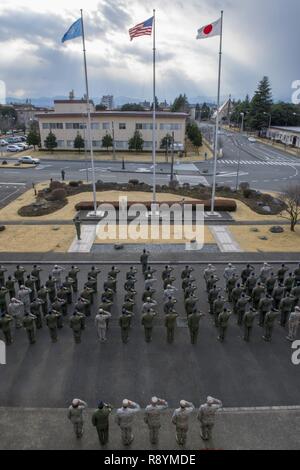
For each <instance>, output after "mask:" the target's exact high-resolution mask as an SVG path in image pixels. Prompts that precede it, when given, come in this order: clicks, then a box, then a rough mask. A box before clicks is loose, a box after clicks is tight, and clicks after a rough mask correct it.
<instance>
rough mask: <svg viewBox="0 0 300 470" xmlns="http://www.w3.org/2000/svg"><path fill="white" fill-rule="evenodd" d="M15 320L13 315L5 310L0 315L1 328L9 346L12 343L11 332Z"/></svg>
mask: <svg viewBox="0 0 300 470" xmlns="http://www.w3.org/2000/svg"><path fill="white" fill-rule="evenodd" d="M12 322H13V317H12V316H11V315H9V314H8V313H5V312H3V313H2V315H1V316H0V330H2V332H3V335H4V340H5V344H6V345H7V346H9V345H10V344H12V342H13V339H12V333H11V326H12Z"/></svg>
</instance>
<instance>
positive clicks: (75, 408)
mask: <svg viewBox="0 0 300 470" xmlns="http://www.w3.org/2000/svg"><path fill="white" fill-rule="evenodd" d="M85 408H87V403H86V402H85V401H82V400H79V398H74V400H73V401H72V404H71V406H69V409H68V418H69V420H70V421H71V423H72V424H73V427H74V432H75V436H76V437H77V438H78V439H80V438H81V437H82V435H83V422H84V421H83V410H84V409H85Z"/></svg>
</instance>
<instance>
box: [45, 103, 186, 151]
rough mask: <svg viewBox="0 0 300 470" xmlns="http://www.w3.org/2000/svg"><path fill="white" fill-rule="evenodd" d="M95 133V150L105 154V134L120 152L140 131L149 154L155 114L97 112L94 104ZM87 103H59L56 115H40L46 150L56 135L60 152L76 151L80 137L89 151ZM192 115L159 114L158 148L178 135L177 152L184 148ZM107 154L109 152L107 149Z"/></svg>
mask: <svg viewBox="0 0 300 470" xmlns="http://www.w3.org/2000/svg"><path fill="white" fill-rule="evenodd" d="M90 106H91V133H92V143H93V149H94V150H102V149H103V148H102V138H103V137H104V136H105V134H110V135H111V136H112V137H114V142H115V148H116V150H127V149H128V140H129V139H130V138H131V137H133V135H134V132H135V131H136V130H138V131H140V133H141V135H142V137H143V140H144V146H143V149H144V150H145V151H150V150H152V112H151V111H96V109H95V106H94V104H93V102H92V101H91V105H90ZM86 108H87V105H86V102H85V101H84V100H75V99H72V100H56V101H54V111H49V112H45V113H39V114H37V115H36V117H37V119H38V121H39V127H40V133H41V143H42V148H45V143H44V142H45V139H46V137H47V136H48V134H49V132H50V131H52V132H53V133H54V134H55V136H56V139H57V144H58V146H57V148H58V149H61V150H62V149H69V150H71V149H72V148H74V139H75V138H76V136H77V134H78V133H79V134H80V135H81V136H82V137H83V138H84V140H85V141H86V145H87V147H88V134H87V112H86ZM187 117H188V115H187V114H185V113H171V112H160V111H158V112H157V115H156V129H157V134H156V148H157V150H159V149H160V144H161V140H162V139H163V138H164V137H165V136H166V135H167V134H172V132H174V141H175V146H176V148H183V147H184V142H185V127H186V119H187ZM103 150H105V149H103Z"/></svg>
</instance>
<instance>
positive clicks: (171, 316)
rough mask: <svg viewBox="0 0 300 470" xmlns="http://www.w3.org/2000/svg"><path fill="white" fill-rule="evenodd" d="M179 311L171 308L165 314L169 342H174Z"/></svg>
mask: <svg viewBox="0 0 300 470" xmlns="http://www.w3.org/2000/svg"><path fill="white" fill-rule="evenodd" d="M178 316H179V315H178V313H176V312H175V310H171V311H170V312H169V313H167V314H166V315H165V327H166V329H167V342H168V343H169V344H172V343H173V342H174V334H175V327H176V320H177V318H178Z"/></svg>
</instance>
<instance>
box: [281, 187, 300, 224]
mask: <svg viewBox="0 0 300 470" xmlns="http://www.w3.org/2000/svg"><path fill="white" fill-rule="evenodd" d="M279 199H280V200H281V201H283V202H284V203H285V205H286V209H285V211H283V212H282V213H281V217H282V218H284V219H288V220H289V221H290V224H291V225H290V228H291V232H295V228H296V225H297V223H298V222H299V218H300V184H299V183H292V184H290V185H289V186H288V187H287V188H286V189H284V191H283V192H282V193H281V194H280V196H279Z"/></svg>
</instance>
